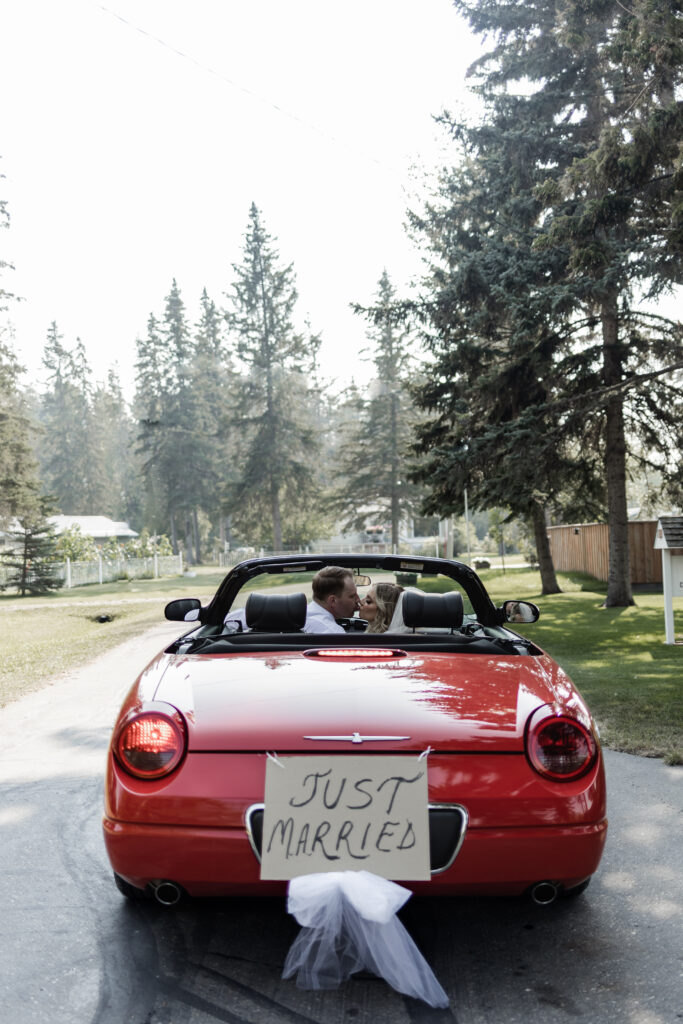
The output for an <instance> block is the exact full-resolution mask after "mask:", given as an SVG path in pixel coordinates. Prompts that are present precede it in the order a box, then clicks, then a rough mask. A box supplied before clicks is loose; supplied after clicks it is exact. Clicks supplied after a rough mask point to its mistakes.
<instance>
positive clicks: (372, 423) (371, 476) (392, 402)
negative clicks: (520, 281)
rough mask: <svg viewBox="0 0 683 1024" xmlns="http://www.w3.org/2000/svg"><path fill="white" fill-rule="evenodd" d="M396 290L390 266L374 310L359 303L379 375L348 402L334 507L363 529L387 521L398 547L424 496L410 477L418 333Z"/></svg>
mask: <svg viewBox="0 0 683 1024" xmlns="http://www.w3.org/2000/svg"><path fill="white" fill-rule="evenodd" d="M395 306H396V293H395V290H394V287H393V285H392V283H391V280H390V278H389V275H388V274H387V272H386V270H385V271H384V272H383V273H382V276H381V277H380V279H379V282H378V290H377V295H376V297H375V303H374V305H373V307H372V309H371V310H362V309H360V308H357V312H362V313H365V314H366V316H368V317H369V319H370V327H369V330H368V340H369V341H370V343H371V345H370V348H369V350H368V352H369V358H371V359H372V362H373V363H374V368H375V374H376V376H375V380H374V381H373V383H372V385H371V386H370V388H369V394H368V395H367V396H365V395H363V394H361V393H360V392H358V391H357V390H355V389H354V393H353V394H352V395H351V396H350V399H349V402H348V403H347V406H346V412H347V414H348V413H351V414H352V415H347V416H346V417H345V421H346V422H345V425H344V426H343V427H342V430H341V433H342V438H341V443H340V446H339V452H338V457H337V459H336V463H335V465H336V468H335V476H336V477H337V480H338V481H339V484H340V486H338V488H337V489H336V491H335V492H334V494H333V497H332V500H331V504H332V507H333V508H334V509H335V510H336V511H337V512H338V513H339V514H341V516H342V517H343V521H344V524H345V525H346V526H350V527H352V528H354V529H362V528H363V526H365V525H366V524H367V523H368V520H369V519H371V518H374V519H378V520H379V521H387V522H388V523H389V524H390V527H391V544H392V548H393V550H398V544H399V527H400V524H401V521H402V520H403V519H405V518H406V517H407V516H409V515H411V514H412V513H413V512H414V511H415V510H416V508H417V506H418V503H419V499H420V497H421V496H422V495H421V491H420V489H419V488H418V487H417V486H416V484H415V483H413V482H411V480H410V479H409V476H408V473H407V468H406V463H407V458H408V449H409V446H410V444H411V443H412V441H413V440H414V432H415V426H416V422H417V413H416V410H415V407H414V405H413V402H412V399H411V396H410V390H409V385H408V380H409V379H410V376H411V375H410V372H409V371H410V368H411V366H412V365H413V360H412V357H411V345H412V344H414V339H412V338H410V336H409V333H408V331H407V330H406V329H405V327H404V326H402V325H401V324H400V323H398V324H397V322H396V314H395Z"/></svg>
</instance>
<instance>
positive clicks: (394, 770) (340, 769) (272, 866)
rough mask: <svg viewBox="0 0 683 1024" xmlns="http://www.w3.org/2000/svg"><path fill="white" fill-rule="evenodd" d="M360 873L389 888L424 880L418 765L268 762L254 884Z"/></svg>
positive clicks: (408, 760) (423, 791)
mask: <svg viewBox="0 0 683 1024" xmlns="http://www.w3.org/2000/svg"><path fill="white" fill-rule="evenodd" d="M361 869H362V870H364V871H371V872H373V874H376V875H381V876H382V877H384V878H391V879H394V880H397V881H400V880H404V881H409V880H410V881H428V880H429V878H430V871H429V820H428V796H427V762H426V760H420V761H418V759H417V757H416V756H415V755H412V756H409V757H404V756H400V757H386V756H377V757H373V756H360V757H355V756H348V757H347V756H335V755H331V756H320V757H283V758H282V759H281V760H280V761H274V760H270V759H269V760H268V762H267V765H266V794H265V810H264V818H263V841H262V847H261V878H263V879H282V880H287V879H290V878H296V877H298V876H299V875H308V874H313V873H316V872H320V871H359V870H361Z"/></svg>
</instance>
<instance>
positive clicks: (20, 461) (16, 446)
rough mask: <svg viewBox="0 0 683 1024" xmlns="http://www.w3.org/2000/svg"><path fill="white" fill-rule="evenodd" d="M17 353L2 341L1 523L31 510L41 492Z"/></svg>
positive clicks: (0, 401) (0, 408)
mask: <svg viewBox="0 0 683 1024" xmlns="http://www.w3.org/2000/svg"><path fill="white" fill-rule="evenodd" d="M22 372H23V371H22V368H21V367H20V366H19V364H18V362H17V360H16V357H15V355H14V353H13V352H12V350H11V348H10V347H9V346H8V345H5V344H3V343H2V342H1V341H0V524H2V525H3V526H7V525H9V523H10V522H11V521H12V519H14V518H15V517H16V516H18V515H20V514H23V512H24V511H26V510H27V509H29V508H30V507H32V506H33V505H34V504H35V502H36V500H37V497H38V495H39V493H40V482H39V479H38V466H37V462H36V459H35V456H34V454H33V445H32V439H33V437H34V435H35V433H36V426H35V424H34V423H33V421H32V420H31V418H30V416H29V414H28V411H27V408H26V402H25V399H24V396H23V394H22V392H21V389H20V387H19V377H20V375H21V373H22Z"/></svg>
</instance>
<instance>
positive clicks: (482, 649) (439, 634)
mask: <svg viewBox="0 0 683 1024" xmlns="http://www.w3.org/2000/svg"><path fill="white" fill-rule="evenodd" d="M327 565H336V566H341V567H342V568H346V569H350V570H352V572H353V574H354V575H353V577H352V579H353V581H354V585H357V586H360V587H361V593H362V592H363V591H362V587H363V586H364V585H365V586H367V585H369V584H370V583H371V582H372V583H379V582H380V581H394V580H397V582H398V583H403V584H406V583H408V584H409V585H408V586H407V588H406V590H405V592H404V594H403V595H402V601H401V616H402V622H401V628H400V629H398V630H397V627H396V625H395V623H394V625H393V629H392V631H387V632H372V631H365V627H366V625H367V623H366V621H365V620H364V619H359V618H358V617H356V616H355V615H354V614H353V611H352V609H351V613H350V614H347V615H346V617H340V618H337V620H336V621H335V619H332V618H331V617H330V622H331V623H332V629H334V630H336V631H334V632H321V631H318V632H315V631H313V632H312V631H311V626H310V622H313V623H315V622H318V621H319V620H318V619H315V618H313V619H310V620H309V619H308V618H307V614H308V615H310V610H311V608H310V606H309V607H308V613H307V597H306V596H305V591H306V589H307V588H308V589H309V591H310V588H309V587H308V585H309V583H310V580H311V579H312V577H313V576H314V575H315V574H316V573H318V572H319V570H321V569H322V568H324V567H325V566H327ZM361 574H363V575H361ZM407 574H410V575H407ZM371 577H372V579H371ZM427 581H428V582H427ZM413 583H414V584H415V585H414V586H410V584H413ZM428 590H429V591H431V592H429V593H427V592H426V591H428ZM435 591H440V592H435ZM245 595H246V597H247V599H246V606H244V605H245ZM243 606H244V607H243ZM356 607H357V605H356ZM238 608H241V609H242V610H241V611H236V609H238ZM314 612H315V609H314ZM166 616H167V618H169V619H171V620H173V621H179V622H181V621H182V622H185V624H186V628H188V627H189V629H190V631H189V632H185V633H184V634H183V635H182V636H181V637H180V638H179V639H178V640H176V641H174V642H173V643H172V644H171V645H170V646H168V647H167V648H166V649H165V650H164V651H162V652H161V653H160V654H159V655H158V656H157V657H156V658H155V659H154V660H153V661H152V662H151V663H150V664H149V665H148V666H147V668H146V669H145V670H144V671H143V672H142V674H141V675H140V677H139V679H138V680H137V681H136V682H135V684H134V685H133V687H132V689H131V690H130V692H129V693H128V695H127V697H126V699H125V701H124V703H123V707H122V708H121V711H120V714H119V716H118V719H117V722H116V725H115V727H114V730H113V735H112V741H111V746H110V751H109V757H108V767H107V778H106V793H105V816H104V838H105V844H106V848H107V853H108V856H109V859H110V862H111V865H112V868H113V870H114V877H115V881H116V884H117V885H118V887H119V889H120V890H121V892H123V893H124V895H126V896H128V897H129V898H136V897H143V896H154V897H155V898H156V899H157V900H158V901H159V902H160V903H163V904H166V905H172V904H174V903H176V902H177V901H178V900H179V899H180V898H181V897H182V896H183V895H184V894H188V895H190V896H197V897H201V896H227V895H232V894H239V895H256V894H261V895H276V894H278V893H282V892H284V891H285V888H286V879H287V878H288V877H293V876H295V875H296V874H302V873H307V872H315V871H319V870H340V869H347V868H351V869H353V868H363V869H367V870H370V871H375V872H376V873H378V874H383V875H384V876H385V877H393V878H394V880H400V881H401V883H402V884H404V885H406V886H407V887H408V888H410V889H412V890H413V891H414V892H415V893H418V894H429V895H433V894H439V893H445V894H450V895H458V894H462V895H472V894H507V895H513V894H522V893H529V894H530V895H531V897H532V898H533V899H534V900H535V902H537V903H542V904H549V903H552V902H553V901H554V900H555V899H556V897H557V896H559V895H562V894H567V895H572V894H576V893H578V892H580V891H582V890H583V889H584V888H585V887H586V885H587V884H588V882H589V880H590V877H591V875H592V874H593V873H594V872H595V870H596V869H597V867H598V864H599V862H600V857H601V854H602V850H603V846H604V842H605V836H606V830H607V820H606V817H605V780H604V769H603V761H602V756H601V752H600V745H599V742H598V736H597V732H596V727H595V724H594V722H593V720H592V718H591V715H590V712H589V711H588V709H587V707H586V705H585V703H584V701H583V699H582V698H581V696H580V694H579V693H578V691H577V690H576V688H575V687H574V685H573V683H572V681H571V680H570V679H569V678H568V676H567V675H566V673H565V672H564V671H563V670H562V669H561V668H560V667H559V666H558V665H557V664H556V663H555V662H554V661H553V660H552V658H550V657H549V656H548V655H547V654H546V653H545V652H544V651H542V650H540V649H539V648H538V647H537V646H536V645H535V644H534V643H533V642H531V641H530V640H528V639H525V638H523V637H522V636H520V635H519V634H518V633H517V632H515V631H513V629H512V628H510V626H509V625H508V623H514V624H516V623H519V622H522V623H523V622H527V623H530V622H533V621H535V620H536V619H537V618H538V609H537V608H536V607H535V606H534V605H532V604H530V603H528V602H524V601H506V602H503V604H502V605H501V606H500V607H496V606H495V605H494V604H493V602H492V601H491V599H490V597H489V595H488V594H487V592H486V590H485V588H484V586H483V584H482V582H481V580H480V579H479V577H478V576H477V574H476V573H475V572H474V571H473V570H472V569H471V568H469V567H468V566H466V565H464V564H461V563H459V562H456V561H450V560H446V559H437V558H415V559H414V558H404V557H401V556H398V555H391V556H389V555H364V554H359V555H329V556H327V555H326V556H318V555H299V556H292V557H289V556H287V557H284V556H283V557H273V558H261V559H258V558H257V559H251V560H249V561H245V562H242V563H240V564H239V565H237V566H235V568H234V569H232V570H231V572H229V573H228V575H227V576H226V578H225V580H224V581H223V583H222V584H221V586H220V587H219V589H218V592H217V593H216V595H215V597H214V598H213V600H212V601H211V602H210V603H209V604H208V605H206V606H205V607H202V606H201V604H200V602H199V601H198V600H197V599H195V598H189V599H181V600H177V601H173V602H171V603H170V604H169V605H168V606H167V608H166ZM307 623H309V624H307ZM316 628H317V627H315V626H313V629H316ZM288 773H289V774H288ZM382 773H383V774H382ZM380 775H381V776H382V778H381V780H380ZM283 780H285V782H286V785H285V792H284V795H283V793H282V792H279V791H278V792H276V790H277V789H278V786H279V787H280V790H282V785H280V784H281V783H283ZM283 784H284V783H283ZM288 785H289V786H290V789H289V790H287V786H288ZM421 786H423V787H424V788H423V789H421V788H420V787H421ZM269 787H271V788H270V790H269ZM269 792H270V796H269V795H268V793H269ZM404 797H405V800H406V801H407V802H406V803H405V806H403V805H402V804H401V801H402V800H403V799H404ZM409 798H410V800H409ZM278 801H279V802H278ZM283 807H284V809H283ZM302 815H303V816H304V817H303V818H302V817H301V816H302ZM306 815H308V816H307V817H306ZM316 815H317V816H316ZM321 815H322V817H321ZM420 851H421V852H420ZM413 855H415V856H416V857H418V859H419V857H421V858H422V860H421V861H420V864H418V862H417V861H413V860H411V859H410V858H411V857H412V856H413ZM392 857H393V858H394V859H392ZM383 858H384V859H383ZM425 858H427V860H426V862H425ZM321 865H322V866H321ZM401 865H403V867H402V866H401ZM420 865H421V866H420ZM413 871H414V874H412V875H411V872H413ZM406 876H408V877H406Z"/></svg>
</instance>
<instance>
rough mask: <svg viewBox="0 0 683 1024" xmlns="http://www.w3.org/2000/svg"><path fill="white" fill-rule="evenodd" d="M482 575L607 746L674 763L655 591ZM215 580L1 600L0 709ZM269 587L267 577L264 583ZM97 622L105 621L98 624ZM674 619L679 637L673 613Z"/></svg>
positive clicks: (667, 655) (673, 700)
mask: <svg viewBox="0 0 683 1024" xmlns="http://www.w3.org/2000/svg"><path fill="white" fill-rule="evenodd" d="M481 576H482V579H483V580H484V583H485V585H486V587H487V588H488V590H489V592H490V593H491V596H492V597H493V599H494V601H495V602H496V603H500V602H501V601H502V600H504V599H505V598H515V597H517V598H526V599H527V600H530V601H534V602H536V603H537V604H538V605H539V607H540V608H541V618H540V621H539V622H537V623H534V624H532V625H525V626H523V627H521V628H520V632H523V633H524V635H525V636H528V637H529V638H530V639H532V640H534V641H535V642H536V643H538V644H539V646H541V647H543V649H544V650H546V651H548V653H549V654H551V655H552V656H553V657H554V658H555V659H556V660H557V661H558V662H559V663H560V664H561V665H562V666H563V668H565V669H566V670H567V672H568V673H569V674H570V676H571V677H572V679H573V680H574V682H575V683H576V685H577V686H578V687H579V689H580V690H581V692H582V694H583V695H584V697H585V698H586V700H587V701H588V703H589V704H590V707H591V709H592V711H593V713H594V715H595V717H596V719H597V721H598V723H599V725H600V728H601V732H602V737H603V740H604V742H605V744H606V745H607V746H610V747H612V748H614V749H616V750H623V751H627V752H629V753H635V754H643V755H646V756H653V757H663V758H664V759H665V760H666V761H667V763H669V764H682V763H683V647H681V646H669V645H666V644H665V643H664V611H663V599H662V595H661V594H658V593H651V592H644V593H638V594H637V595H636V602H637V603H636V605H635V606H634V607H631V608H601V607H600V605H601V603H602V601H603V598H604V592H605V588H604V586H603V585H601V584H600V583H598V582H597V581H596V580H594V579H592V578H591V577H585V576H581V575H579V574H560V585H561V586H562V588H563V593H562V594H557V595H553V596H547V597H542V596H541V595H540V581H539V576H538V573H535V572H532V571H530V570H526V569H513V568H509V569H508V570H507V571H506V573H505V574H503V573H502V572H500V571H499V570H485V571H483V572H482V573H481ZM222 578H223V573H222V572H221V571H220V570H214V569H198V570H197V573H196V575H195V576H186V577H182V578H178V577H175V578H171V579H163V580H135V581H126V582H121V583H110V584H104V585H102V586H90V587H79V588H78V589H75V590H71V591H60V592H58V593H56V594H54V595H51V596H49V597H45V598H27V599H24V600H21V599H19V598H13V597H8V596H0V626H1V628H2V637H3V658H2V660H1V661H0V706H2V705H3V704H5V703H7V702H9V701H11V700H16V699H17V698H19V697H21V696H23V695H24V694H26V693H29V692H31V691H33V690H36V689H39V688H40V687H41V686H42V685H44V684H45V683H46V682H47V680H49V679H51V678H52V677H54V676H55V675H59V674H60V673H61V672H65V671H67V670H68V669H70V668H73V667H77V666H79V665H82V664H85V663H86V662H88V661H90V660H91V659H92V658H94V657H95V656H96V655H98V654H100V653H102V652H103V651H105V650H108V649H110V648H112V647H115V646H116V645H117V644H119V643H122V642H123V641H124V640H126V639H128V638H129V637H130V636H131V635H134V634H136V633H142V632H144V631H145V630H146V629H148V628H150V627H151V626H153V625H155V624H156V623H158V622H161V621H162V620H163V609H164V605H165V604H166V602H167V601H169V600H171V599H172V598H173V597H191V596H196V597H199V598H201V599H202V600H203V601H205V600H207V599H208V598H210V596H211V595H212V594H213V593H214V591H215V590H216V587H217V586H218V584H219V582H220V580H221V579H222ZM277 582H279V578H276V577H271V579H270V580H269V581H268V584H269V585H270V586H272V585H274V584H276V583H277ZM282 582H287V583H291V578H289V577H283V578H282ZM100 615H108V616H110V617H111V621H108V622H104V623H101V622H99V621H97V619H98V617H99V616H100ZM676 615H677V619H676V626H677V630H678V633H679V634H680V632H681V626H682V623H681V612H680V611H679V610H677V611H676ZM178 625H179V629H178V633H180V632H182V625H181V624H178Z"/></svg>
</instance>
